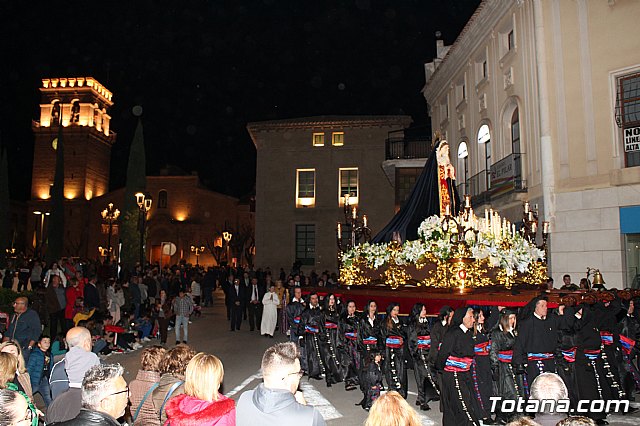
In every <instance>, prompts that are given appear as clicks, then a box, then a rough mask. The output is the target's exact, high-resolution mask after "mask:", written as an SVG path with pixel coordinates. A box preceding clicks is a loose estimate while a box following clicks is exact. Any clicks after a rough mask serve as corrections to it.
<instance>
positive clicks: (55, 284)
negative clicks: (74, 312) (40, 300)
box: [45, 275, 67, 339]
mask: <svg viewBox="0 0 640 426" xmlns="http://www.w3.org/2000/svg"><path fill="white" fill-rule="evenodd" d="M61 284H62V282H61V281H60V277H59V276H58V275H52V276H51V278H50V279H49V285H48V286H47V293H46V296H45V300H46V304H47V311H48V312H49V334H50V335H51V337H53V338H54V339H55V338H56V336H57V335H58V325H60V332H61V333H66V331H67V330H66V323H65V320H64V309H65V308H66V307H67V297H66V296H65V293H64V287H63V286H62V285H61Z"/></svg>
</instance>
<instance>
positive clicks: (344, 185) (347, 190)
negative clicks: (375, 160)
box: [338, 168, 359, 205]
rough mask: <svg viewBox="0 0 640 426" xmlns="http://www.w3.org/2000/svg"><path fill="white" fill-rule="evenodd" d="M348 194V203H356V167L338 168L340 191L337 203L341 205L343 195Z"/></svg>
mask: <svg viewBox="0 0 640 426" xmlns="http://www.w3.org/2000/svg"><path fill="white" fill-rule="evenodd" d="M347 194H349V204H358V195H359V194H358V169H357V168H350V169H340V192H339V193H338V204H339V205H342V203H343V202H344V199H343V198H342V197H344V196H345V195H347Z"/></svg>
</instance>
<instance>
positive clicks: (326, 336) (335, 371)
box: [320, 293, 344, 387]
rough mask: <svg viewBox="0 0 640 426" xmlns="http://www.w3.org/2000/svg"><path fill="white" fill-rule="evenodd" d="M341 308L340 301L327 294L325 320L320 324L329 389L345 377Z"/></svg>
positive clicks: (322, 354) (322, 351)
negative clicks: (340, 329) (341, 353)
mask: <svg viewBox="0 0 640 426" xmlns="http://www.w3.org/2000/svg"><path fill="white" fill-rule="evenodd" d="M340 308H341V305H340V303H339V299H338V298H337V297H336V296H335V295H334V294H332V293H329V294H327V296H326V297H325V298H324V309H323V310H322V317H323V318H322V322H321V323H320V329H321V333H322V335H321V339H320V354H321V356H322V361H323V363H324V365H325V367H326V369H327V371H326V373H325V381H326V382H327V387H331V385H334V384H336V383H339V382H341V381H342V380H343V377H344V367H343V365H342V360H341V358H340V356H339V355H340V354H339V352H338V349H339V346H342V341H343V338H342V336H341V335H340V333H339V328H340V314H341V312H340Z"/></svg>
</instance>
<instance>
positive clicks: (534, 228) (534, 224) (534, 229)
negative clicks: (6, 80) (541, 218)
mask: <svg viewBox="0 0 640 426" xmlns="http://www.w3.org/2000/svg"><path fill="white" fill-rule="evenodd" d="M536 232H538V223H537V222H531V233H532V234H535V233H536Z"/></svg>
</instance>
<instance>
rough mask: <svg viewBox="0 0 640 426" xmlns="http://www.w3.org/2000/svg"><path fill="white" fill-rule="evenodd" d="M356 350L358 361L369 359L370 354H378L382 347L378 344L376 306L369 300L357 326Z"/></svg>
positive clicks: (378, 329) (378, 333)
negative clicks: (358, 353)
mask: <svg viewBox="0 0 640 426" xmlns="http://www.w3.org/2000/svg"><path fill="white" fill-rule="evenodd" d="M358 331H359V333H358V350H359V352H360V359H362V360H365V359H369V358H370V357H369V355H370V354H371V353H372V352H378V351H379V350H380V349H381V348H382V347H383V346H382V345H381V343H380V341H379V340H380V318H378V304H377V303H376V302H375V301H374V300H369V301H368V302H367V306H366V307H365V310H364V312H363V315H362V318H361V319H360V322H359V324H358Z"/></svg>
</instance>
